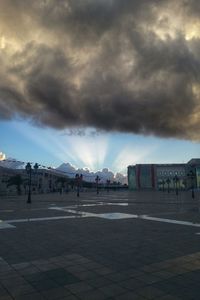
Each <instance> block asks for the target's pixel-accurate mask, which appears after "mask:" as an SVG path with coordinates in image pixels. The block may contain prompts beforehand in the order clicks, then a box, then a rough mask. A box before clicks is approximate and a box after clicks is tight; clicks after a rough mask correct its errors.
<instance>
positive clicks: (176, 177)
mask: <svg viewBox="0 0 200 300" xmlns="http://www.w3.org/2000/svg"><path fill="white" fill-rule="evenodd" d="M173 180H174V183H175V189H176V195H177V196H178V182H179V178H178V176H177V175H175V176H174V178H173Z"/></svg>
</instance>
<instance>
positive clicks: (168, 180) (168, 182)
mask: <svg viewBox="0 0 200 300" xmlns="http://www.w3.org/2000/svg"><path fill="white" fill-rule="evenodd" d="M170 182H171V180H170V179H169V178H167V180H166V183H167V192H168V193H169V184H170Z"/></svg>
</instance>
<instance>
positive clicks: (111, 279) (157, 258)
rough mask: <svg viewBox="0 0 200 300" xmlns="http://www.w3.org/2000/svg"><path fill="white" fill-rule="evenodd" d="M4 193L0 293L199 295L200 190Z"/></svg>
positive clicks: (98, 297) (169, 299)
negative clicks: (21, 194) (45, 193)
mask: <svg viewBox="0 0 200 300" xmlns="http://www.w3.org/2000/svg"><path fill="white" fill-rule="evenodd" d="M26 198H27V197H26V196H15V197H14V196H13V197H12V196H10V197H1V199H0V299H1V300H11V299H15V300H22V299H27V300H32V299H34V300H35V299H36V300H37V299H38V300H40V299H49V300H54V299H60V300H61V299H62V300H64V299H68V300H76V299H77V300H78V299H85V300H90V299H91V300H93V299H94V300H103V299H119V300H125V299H130V300H136V299H137V300H139V299H141V300H145V299H158V300H178V299H179V300H185V299H188V300H190V299H198V300H199V299H200V288H199V287H200V210H199V205H200V192H196V193H195V199H192V198H191V193H190V192H181V193H179V195H178V196H177V195H175V193H174V192H170V193H169V194H168V193H167V192H147V191H143V192H128V191H123V192H122V191H112V192H111V191H110V192H109V193H107V192H106V191H102V192H100V194H99V195H96V193H95V191H91V192H83V193H81V194H80V197H79V198H77V197H76V193H75V192H70V193H68V194H62V195H59V194H48V195H32V203H31V204H27V203H26V200H27V199H26Z"/></svg>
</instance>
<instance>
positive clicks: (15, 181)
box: [7, 174, 23, 195]
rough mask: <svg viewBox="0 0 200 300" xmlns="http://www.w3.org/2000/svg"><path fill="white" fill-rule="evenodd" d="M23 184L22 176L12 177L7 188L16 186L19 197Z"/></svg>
mask: <svg viewBox="0 0 200 300" xmlns="http://www.w3.org/2000/svg"><path fill="white" fill-rule="evenodd" d="M22 184H23V179H22V177H21V175H20V174H17V175H13V176H11V177H10V178H9V179H8V181H7V187H9V186H12V185H15V186H16V188H17V193H18V195H21V185H22Z"/></svg>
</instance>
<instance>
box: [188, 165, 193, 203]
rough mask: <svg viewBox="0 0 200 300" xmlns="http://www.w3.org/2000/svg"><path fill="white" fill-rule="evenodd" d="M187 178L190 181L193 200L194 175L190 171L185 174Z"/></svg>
mask: <svg viewBox="0 0 200 300" xmlns="http://www.w3.org/2000/svg"><path fill="white" fill-rule="evenodd" d="M187 176H188V178H189V179H190V180H191V185H192V186H191V187H192V199H194V198H195V196H194V179H195V173H194V172H193V171H192V170H190V171H189V173H188V174H187Z"/></svg>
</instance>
